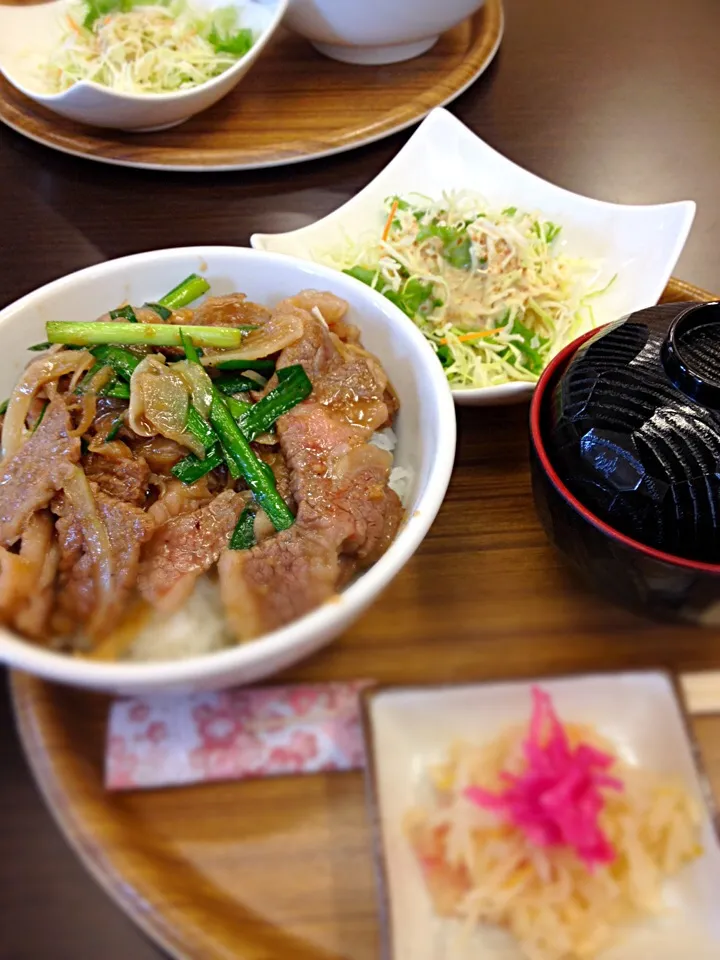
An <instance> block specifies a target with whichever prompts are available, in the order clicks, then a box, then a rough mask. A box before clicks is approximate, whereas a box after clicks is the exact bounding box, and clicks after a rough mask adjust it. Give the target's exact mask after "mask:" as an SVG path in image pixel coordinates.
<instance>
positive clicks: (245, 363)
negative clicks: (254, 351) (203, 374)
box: [215, 360, 275, 377]
mask: <svg viewBox="0 0 720 960" xmlns="http://www.w3.org/2000/svg"><path fill="white" fill-rule="evenodd" d="M215 366H216V368H217V369H218V370H255V371H257V373H261V374H262V375H263V376H264V377H269V376H270V375H271V374H272V373H273V372H274V370H275V361H274V360H224V361H223V362H222V363H216V364H215Z"/></svg>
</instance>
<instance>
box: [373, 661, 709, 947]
mask: <svg viewBox="0 0 720 960" xmlns="http://www.w3.org/2000/svg"><path fill="white" fill-rule="evenodd" d="M535 685H537V686H540V687H541V688H542V689H543V690H544V691H546V692H547V693H549V694H550V696H551V697H552V700H553V703H554V706H555V708H556V710H557V712H558V715H559V717H560V718H561V720H563V721H565V722H574V723H580V724H588V725H592V726H593V727H594V728H595V729H596V730H597V731H598V732H599V733H600V734H601V735H602V736H604V737H605V738H607V739H608V740H609V741H611V742H612V743H613V744H614V746H615V748H616V750H617V752H618V754H619V755H620V756H621V757H622V759H623V760H624V761H625V762H627V763H629V764H631V765H637V766H638V767H642V768H644V769H647V770H650V771H653V772H657V773H659V774H662V775H666V776H669V777H677V778H679V779H680V780H681V781H682V782H683V783H684V784H685V786H686V788H687V789H688V791H689V792H690V794H691V795H692V796H693V797H694V798H695V799H696V800H697V802H698V804H699V807H700V809H701V811H702V836H701V843H702V846H703V851H704V852H703V854H702V855H701V856H700V857H699V858H698V859H697V860H695V861H694V862H693V863H692V864H690V865H689V866H686V867H685V868H684V869H683V871H682V872H681V873H680V874H678V875H677V876H675V877H673V878H671V879H670V880H668V881H667V883H666V886H665V898H666V905H667V908H668V909H667V910H666V912H665V913H663V914H662V915H661V916H659V917H656V918H655V917H654V918H652V919H650V920H644V921H642V922H640V923H638V924H636V925H635V926H633V927H631V928H628V932H627V935H626V936H624V939H622V940H621V941H620V942H619V943H617V944H616V945H615V946H613V947H612V948H611V949H609V950H606V951H604V952H603V953H602V954H601V955H600V956H599V957H598V960H680V958H687V960H717V958H718V957H720V908H719V906H718V904H719V902H720V901H719V900H718V897H719V896H720V843H719V842H718V835H717V832H716V826H715V822H714V818H715V814H714V805H713V801H712V796H711V793H710V788H709V786H708V783H707V780H706V778H705V776H704V773H703V771H702V768H701V764H700V760H699V752H698V749H697V747H696V745H695V743H694V741H693V740H692V739H691V734H690V732H689V730H690V728H689V723H688V719H687V713H686V710H685V707H684V703H683V701H682V700H681V698H680V695H679V694H678V693H677V692H676V688H675V685H674V683H673V680H672V678H671V677H670V676H669V675H668V674H665V673H662V672H642V673H608V674H594V675H583V676H577V677H562V678H557V679H540V680H537V681H534V682H527V681H508V682H502V683H474V684H468V685H462V686H461V685H458V686H438V687H435V686H431V687H397V688H378V689H376V690H375V691H372V690H371V691H369V692H368V693H367V694H366V695H365V701H364V723H365V736H366V747H367V753H368V783H369V791H370V804H371V807H372V811H373V821H374V826H375V828H376V830H377V837H376V839H377V846H378V854H379V859H380V868H381V869H380V874H381V889H382V897H383V901H384V902H383V906H384V909H385V920H386V921H387V922H386V924H385V930H386V942H385V955H386V958H387V960H479V958H482V960H524V954H523V953H522V952H521V950H520V948H519V946H518V945H517V944H516V942H515V941H514V940H513V939H512V937H511V936H510V935H509V934H508V933H506V932H505V931H503V930H501V929H500V928H496V927H491V926H486V927H480V928H478V929H477V931H475V932H474V933H473V934H471V935H470V936H467V935H466V931H464V929H463V928H462V927H461V924H460V923H459V922H456V921H453V920H447V919H440V918H437V917H436V916H435V915H434V913H433V908H432V905H431V902H430V898H429V896H428V894H427V892H426V890H425V885H424V881H423V878H422V875H421V872H420V868H419V867H418V865H417V862H416V859H415V855H414V853H413V852H412V850H411V848H410V845H409V843H408V841H407V839H406V837H405V835H404V833H403V829H402V823H403V817H404V815H405V813H406V811H407V810H408V808H410V807H412V806H414V805H416V804H417V803H423V802H424V801H426V800H427V799H428V798H429V792H430V786H429V783H428V781H427V776H426V771H427V770H428V768H429V767H430V766H432V765H433V764H436V763H438V762H440V761H442V760H443V758H444V757H446V755H447V751H448V748H449V746H450V745H451V744H452V743H453V742H454V741H456V740H459V739H462V740H466V741H467V740H470V741H472V742H477V743H479V744H481V743H483V742H487V741H490V740H492V739H493V738H494V737H496V736H497V735H498V734H500V733H501V732H502V731H503V730H504V729H506V728H507V727H509V726H512V725H514V724H518V723H522V722H526V721H528V720H529V717H530V709H531V688H532V687H533V686H535Z"/></svg>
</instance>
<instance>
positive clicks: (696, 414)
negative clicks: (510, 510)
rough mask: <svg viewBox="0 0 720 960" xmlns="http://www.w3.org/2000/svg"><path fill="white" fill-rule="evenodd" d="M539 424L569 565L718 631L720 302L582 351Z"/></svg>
mask: <svg viewBox="0 0 720 960" xmlns="http://www.w3.org/2000/svg"><path fill="white" fill-rule="evenodd" d="M530 420H531V466H532V480H533V493H534V496H535V502H536V506H537V509H538V513H539V516H540V519H541V521H542V523H543V526H544V527H545V530H546V532H547V534H548V536H549V537H550V539H551V540H552V542H553V543H554V544H555V545H556V546H557V547H558V549H559V550H561V551H562V552H563V554H564V555H565V556H566V558H567V559H568V560H569V561H570V563H571V565H572V566H573V567H575V569H576V570H577V571H578V572H579V573H580V574H581V575H582V576H583V577H584V578H585V580H586V581H587V582H588V583H589V584H590V585H591V586H592V587H593V588H595V589H597V590H600V591H602V592H603V593H605V594H606V595H607V596H609V597H610V598H612V599H614V600H616V601H617V602H619V603H622V604H624V605H627V606H630V607H632V608H634V609H636V610H640V611H642V612H644V613H646V614H649V615H651V616H655V617H659V618H662V619H668V618H673V619H681V620H686V621H694V622H698V623H704V624H714V623H716V624H720V303H707V304H687V303H685V304H665V305H661V306H656V307H649V308H648V309H646V310H641V311H638V312H637V313H634V314H631V315H630V316H628V317H625V318H623V319H622V320H619V321H617V322H616V323H611V324H608V325H607V326H605V327H603V328H602V329H600V330H596V331H591V332H590V333H589V334H586V335H585V336H583V337H581V338H580V339H578V340H576V341H575V342H574V343H572V344H570V345H569V346H568V347H566V348H565V349H564V350H563V351H562V352H561V353H559V354H558V355H557V356H556V357H555V358H554V359H553V361H552V362H551V363H550V365H549V366H548V367H547V369H546V370H545V372H544V374H543V376H542V377H541V379H540V382H539V383H538V386H537V389H536V391H535V394H534V396H533V401H532V406H531V413H530Z"/></svg>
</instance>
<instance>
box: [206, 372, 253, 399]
mask: <svg viewBox="0 0 720 960" xmlns="http://www.w3.org/2000/svg"><path fill="white" fill-rule="evenodd" d="M213 383H214V384H215V386H216V387H217V388H218V390H220V392H221V393H226V394H228V396H233V394H235V393H247V392H248V391H249V390H258V389H261V385H260V384H259V383H258V382H257V380H251V379H250V377H243V375H242V374H239V373H238V374H235V376H232V375H227V374H226V375H225V376H222V377H218V378H217V379H216V380H213Z"/></svg>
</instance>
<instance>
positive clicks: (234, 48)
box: [42, 0, 254, 94]
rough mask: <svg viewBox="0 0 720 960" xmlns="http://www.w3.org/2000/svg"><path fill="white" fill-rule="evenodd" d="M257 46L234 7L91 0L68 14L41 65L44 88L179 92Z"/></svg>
mask: <svg viewBox="0 0 720 960" xmlns="http://www.w3.org/2000/svg"><path fill="white" fill-rule="evenodd" d="M253 43H254V37H253V32H252V30H250V29H248V28H247V27H240V26H239V25H238V14H237V10H236V8H235V7H222V8H220V9H217V10H212V11H210V10H207V11H205V10H202V11H201V10H198V9H196V8H194V7H192V6H190V5H189V4H188V3H187V2H186V0H159V2H156V3H142V2H140V3H138V2H136V0H86V2H84V3H81V4H78V5H76V6H73V7H71V8H70V9H69V12H68V13H67V15H66V17H65V18H64V21H63V36H62V40H61V42H60V44H59V46H58V47H57V48H56V49H55V51H53V53H52V55H51V56H50V58H49V60H48V61H47V62H46V63H44V64H43V67H42V74H43V79H44V81H45V84H46V86H47V87H48V88H49V89H50V90H51V91H52V92H53V93H59V92H61V91H63V90H67V89H68V88H69V87H71V86H73V84H75V83H78V82H79V81H80V80H92V81H94V82H95V83H99V84H101V85H102V86H105V87H110V88H111V89H112V90H116V91H118V92H121V93H135V94H137V93H173V92H176V91H178V90H185V89H188V88H189V87H195V86H198V85H199V84H201V83H205V82H206V81H207V80H211V79H212V78H213V77H216V76H218V75H219V74H221V73H223V72H224V71H225V70H227V69H229V68H230V67H231V66H232V65H233V64H234V63H236V62H237V60H238V59H239V58H240V57H242V56H244V55H245V54H246V53H247V52H248V50H249V49H250V48H251V47H252V45H253Z"/></svg>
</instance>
